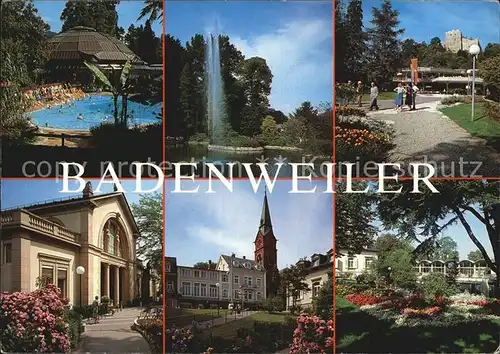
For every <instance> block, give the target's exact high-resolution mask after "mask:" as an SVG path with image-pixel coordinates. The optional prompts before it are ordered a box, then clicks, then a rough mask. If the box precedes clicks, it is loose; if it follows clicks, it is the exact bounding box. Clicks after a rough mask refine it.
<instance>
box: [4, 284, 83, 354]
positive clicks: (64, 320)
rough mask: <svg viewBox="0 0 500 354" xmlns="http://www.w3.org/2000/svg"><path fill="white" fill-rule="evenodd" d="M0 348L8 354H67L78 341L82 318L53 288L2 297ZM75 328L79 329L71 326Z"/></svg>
mask: <svg viewBox="0 0 500 354" xmlns="http://www.w3.org/2000/svg"><path fill="white" fill-rule="evenodd" d="M0 308H1V312H0V347H1V348H2V350H3V351H5V352H18V353H19V352H55V353H68V352H70V351H71V349H72V346H73V347H74V346H75V345H76V343H75V342H73V343H72V339H73V341H77V340H78V339H79V334H80V333H79V332H80V331H81V329H80V327H81V318H80V316H78V315H76V317H75V316H73V314H70V310H69V308H68V299H67V298H64V297H63V296H62V294H61V291H60V290H59V289H58V288H57V287H56V286H55V285H53V284H49V285H47V286H44V287H42V288H40V289H37V290H35V291H33V292H30V293H26V292H15V293H11V294H2V295H0ZM70 321H71V323H72V324H76V325H77V327H78V328H72V327H71V326H70Z"/></svg>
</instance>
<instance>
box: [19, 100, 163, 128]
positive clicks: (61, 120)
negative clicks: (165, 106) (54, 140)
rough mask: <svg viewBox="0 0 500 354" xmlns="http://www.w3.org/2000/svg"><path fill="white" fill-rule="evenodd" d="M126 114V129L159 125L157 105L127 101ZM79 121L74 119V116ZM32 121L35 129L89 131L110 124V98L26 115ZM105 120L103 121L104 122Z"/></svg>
mask: <svg viewBox="0 0 500 354" xmlns="http://www.w3.org/2000/svg"><path fill="white" fill-rule="evenodd" d="M127 107H128V108H127V111H128V115H129V117H130V118H129V120H128V125H129V126H134V125H142V124H150V123H157V122H159V120H158V118H156V117H157V116H158V114H159V113H161V103H157V104H155V105H151V106H148V105H144V104H140V103H137V102H132V101H130V100H129V101H128V106H127ZM118 109H119V113H120V111H121V100H120V99H119V100H118ZM80 114H81V115H82V116H83V120H79V119H77V117H78V115H80ZM27 116H28V117H31V118H32V119H33V123H35V124H36V125H38V126H39V127H42V128H43V127H48V128H59V129H75V130H89V129H90V128H91V127H93V126H96V125H99V124H101V123H102V122H110V123H112V122H113V121H114V120H113V97H112V96H104V95H92V96H88V97H85V98H84V99H82V100H76V101H72V102H71V103H66V104H64V105H54V106H52V107H51V108H44V109H42V110H40V111H36V112H32V113H29V114H27ZM106 117H107V119H106Z"/></svg>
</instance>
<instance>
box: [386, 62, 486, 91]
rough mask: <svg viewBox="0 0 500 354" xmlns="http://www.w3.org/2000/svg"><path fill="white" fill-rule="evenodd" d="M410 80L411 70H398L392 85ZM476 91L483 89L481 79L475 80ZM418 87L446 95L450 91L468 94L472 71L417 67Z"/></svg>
mask: <svg viewBox="0 0 500 354" xmlns="http://www.w3.org/2000/svg"><path fill="white" fill-rule="evenodd" d="M410 79H411V70H410V69H409V68H408V69H400V70H399V71H398V74H397V75H396V76H395V77H394V78H393V82H394V84H396V83H398V82H403V83H406V82H409V80H410ZM475 83H476V90H482V89H483V88H484V82H483V79H482V78H480V77H477V76H476V78H475ZM418 85H419V86H421V87H422V88H421V89H422V90H424V91H433V92H434V91H436V92H443V90H444V91H445V92H446V93H448V92H449V91H452V90H457V89H458V90H461V91H462V90H463V92H464V93H465V92H468V91H470V89H471V86H472V70H471V69H450V68H434V67H418Z"/></svg>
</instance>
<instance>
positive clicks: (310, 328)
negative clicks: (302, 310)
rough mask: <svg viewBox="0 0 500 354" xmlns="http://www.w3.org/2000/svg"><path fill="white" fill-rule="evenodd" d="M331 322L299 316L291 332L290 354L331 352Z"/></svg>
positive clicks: (313, 317)
mask: <svg viewBox="0 0 500 354" xmlns="http://www.w3.org/2000/svg"><path fill="white" fill-rule="evenodd" d="M333 341H334V329H333V320H329V321H325V320H322V319H320V318H319V317H316V316H304V315H301V316H299V317H298V318H297V328H296V329H295V331H294V332H293V342H292V345H291V347H290V354H299V353H300V354H301V353H327V352H331V351H333Z"/></svg>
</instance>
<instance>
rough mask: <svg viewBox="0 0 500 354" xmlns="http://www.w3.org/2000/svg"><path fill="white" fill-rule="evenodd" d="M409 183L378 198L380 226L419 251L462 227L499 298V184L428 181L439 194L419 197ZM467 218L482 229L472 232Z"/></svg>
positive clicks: (425, 192) (427, 194)
mask: <svg viewBox="0 0 500 354" xmlns="http://www.w3.org/2000/svg"><path fill="white" fill-rule="evenodd" d="M412 183H413V181H403V182H401V183H399V184H398V188H399V187H402V192H401V193H399V194H391V195H390V196H389V195H385V194H381V195H380V196H379V202H378V205H377V210H378V215H379V218H380V220H381V221H382V223H383V224H384V226H385V227H387V228H390V229H396V230H399V232H400V235H401V236H405V237H408V238H409V239H410V240H412V241H416V242H419V243H420V245H419V247H420V246H421V245H425V244H428V243H433V242H435V240H436V239H438V238H439V236H440V235H441V233H442V232H444V231H445V230H446V229H447V228H448V227H449V226H450V225H452V224H454V223H458V224H460V225H462V227H463V229H464V232H465V233H466V234H467V236H468V237H469V238H470V239H471V241H472V242H473V243H474V244H475V245H476V246H477V248H478V249H479V251H480V252H481V255H482V256H483V258H484V260H485V261H486V264H487V265H488V267H489V268H490V269H491V270H492V272H494V273H496V274H497V277H496V282H495V293H496V296H497V297H500V276H498V274H499V266H500V244H499V243H498V240H499V239H500V217H497V220H495V219H494V216H495V215H497V213H498V212H499V211H498V207H495V206H494V203H498V202H499V201H500V198H499V194H498V191H499V190H500V182H497V181H494V182H493V181H489V182H486V181H432V183H433V185H434V186H435V188H436V189H437V190H438V191H439V193H432V191H430V190H429V189H425V188H424V189H423V190H421V191H422V193H411V191H412ZM467 217H470V218H473V219H474V220H476V221H477V222H478V223H479V225H482V227H483V229H482V230H478V231H475V230H473V229H472V227H471V224H470V222H469V221H468V218H467ZM337 223H338V220H337ZM477 232H484V233H485V234H486V235H488V240H489V243H490V244H491V247H492V249H493V258H491V257H490V256H489V255H488V253H487V251H486V248H485V246H484V245H483V244H482V243H481V241H480V240H479V239H478V238H477V236H476V233H477ZM421 238H423V240H422V239H421Z"/></svg>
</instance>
